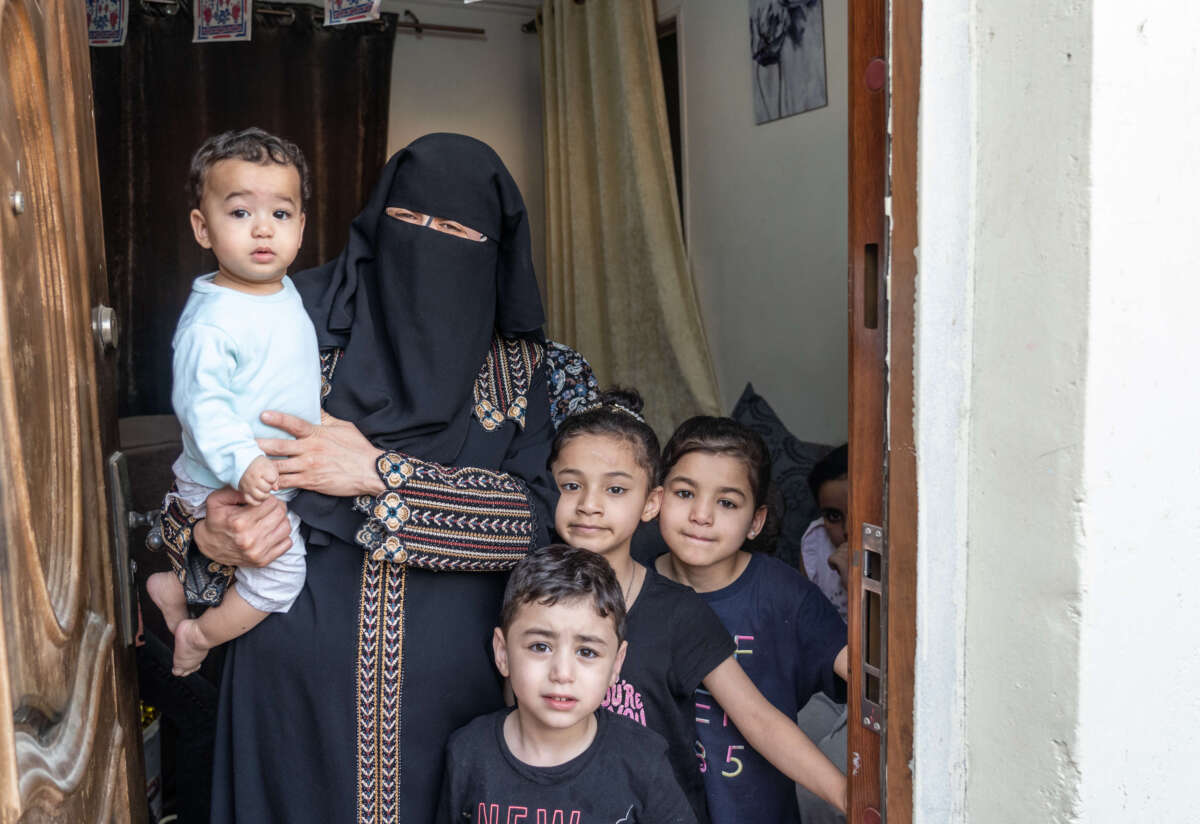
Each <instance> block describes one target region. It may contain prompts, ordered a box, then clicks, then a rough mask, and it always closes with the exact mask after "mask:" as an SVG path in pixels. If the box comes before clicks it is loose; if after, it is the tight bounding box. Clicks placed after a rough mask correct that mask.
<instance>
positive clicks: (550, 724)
mask: <svg viewBox="0 0 1200 824" xmlns="http://www.w3.org/2000/svg"><path fill="white" fill-rule="evenodd" d="M624 634H625V603H624V596H623V594H622V592H621V588H620V586H619V585H618V583H617V579H616V576H615V575H614V574H613V571H612V567H610V566H609V565H608V563H607V562H606V561H605V560H604V559H603V558H602V557H600V556H599V555H596V554H594V553H591V552H588V551H587V550H583V549H572V548H571V547H567V546H563V545H561V544H555V545H552V546H548V547H545V548H543V549H539V550H535V551H533V552H531V553H529V554H528V555H527V556H526V557H525V558H524V559H523V560H522V561H521V562H520V563H519V564H518V565H517V567H516V569H515V570H514V571H513V573H512V577H511V578H510V579H509V582H508V587H507V589H506V590H505V592H504V606H503V608H502V610H501V613H500V626H499V627H497V628H496V630H495V633H494V635H493V638H492V647H493V651H494V653H495V657H496V667H497V668H498V669H499V670H500V674H501V675H503V676H505V677H506V678H508V679H509V680H510V683H511V684H512V690H513V693H514V694H515V696H516V699H517V706H516V708H515V709H511V708H510V709H506V710H501V711H500V712H497V713H493V714H491V715H485V716H482V717H480V718H476V719H475V720H474V721H472V722H471V723H470V724H468V725H467V726H465V727H463V728H462V729H461V730H459V731H458V732H456V733H454V735H452V736H451V737H450V743H449V745H448V747H447V750H446V773H445V776H444V778H443V779H442V801H441V806H440V808H439V811H438V816H437V821H438V822H439V824H450V823H451V822H455V824H458V822H467V821H470V822H474V824H480V822H493V821H516V820H520V821H528V822H529V824H535V822H536V823H537V824H614V822H615V823H616V824H675V823H676V822H688V823H689V824H695V821H696V818H695V815H694V814H693V813H692V809H691V806H690V805H689V804H688V801H687V798H686V797H685V796H684V794H683V791H682V790H681V789H680V788H679V785H678V784H677V783H676V781H675V776H674V773H673V772H672V769H671V765H670V763H668V761H667V744H666V741H664V740H663V739H662V737H660V736H659V735H657V734H656V733H654V732H651V731H650V730H647V729H645V728H644V727H642V726H641V725H639V724H636V723H634V722H633V721H630V720H629V719H626V718H622V717H620V716H618V715H614V714H613V713H610V712H605V711H601V710H600V704H601V702H602V701H603V700H604V696H605V694H606V693H607V691H608V689H609V687H610V686H612V685H613V684H615V683H616V682H617V677H618V675H619V673H620V671H621V663H622V662H623V661H624V658H625V650H626V644H625V640H624ZM514 816H515V817H514Z"/></svg>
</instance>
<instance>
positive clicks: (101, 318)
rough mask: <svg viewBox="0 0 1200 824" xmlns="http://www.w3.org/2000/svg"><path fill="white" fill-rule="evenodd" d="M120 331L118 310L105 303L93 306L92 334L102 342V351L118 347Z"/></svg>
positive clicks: (97, 340) (97, 341) (98, 341)
mask: <svg viewBox="0 0 1200 824" xmlns="http://www.w3.org/2000/svg"><path fill="white" fill-rule="evenodd" d="M119 332H120V324H119V323H118V321H117V313H116V310H114V309H113V308H112V307H111V306H105V305H104V304H103V303H101V304H99V305H98V306H93V307H92V334H93V335H95V337H96V343H98V344H100V351H101V352H103V351H105V350H106V349H116V348H117V341H118V339H119Z"/></svg>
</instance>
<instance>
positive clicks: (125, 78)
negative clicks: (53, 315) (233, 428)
mask: <svg viewBox="0 0 1200 824" xmlns="http://www.w3.org/2000/svg"><path fill="white" fill-rule="evenodd" d="M184 5H185V6H186V7H190V5H191V4H190V3H185V4H184ZM166 8H171V7H166ZM271 8H272V9H276V10H280V11H285V12H290V14H284V15H275V14H271V15H267V14H262V13H257V14H255V19H254V28H253V40H252V41H251V42H249V43H224V44H194V43H192V42H191V40H192V18H191V15H190V13H189V12H188V11H187V9H186V8H185V9H183V10H181V11H179V12H177V13H175V14H170V15H168V14H164V13H162V12H158V11H155V10H154V9H149V10H143V9H140V8H139V6H138V5H136V4H135V5H134V7H133V8H132V9H131V10H130V13H129V35H128V38H127V39H126V43H125V46H124V47H121V48H102V49H92V83H93V87H94V91H95V102H96V109H95V112H96V140H97V144H98V150H99V158H100V188H101V196H102V200H103V215H102V217H103V220H104V240H105V247H106V249H107V259H108V279H109V296H110V300H111V301H112V302H113V304H114V307H113V308H115V309H116V310H117V314H118V317H119V318H120V323H121V340H120V356H119V357H120V361H119V363H120V370H119V371H120V389H119V392H120V395H119V397H120V414H121V415H122V416H127V415H152V414H164V413H170V412H171V394H170V393H171V336H172V334H173V333H174V330H175V321H176V320H177V319H178V317H179V312H180V310H181V309H182V308H183V304H184V301H186V300H187V296H188V291H189V287H190V284H191V281H192V279H193V278H194V277H195V276H196V275H199V274H203V273H204V272H209V271H212V270H213V269H215V268H216V259H215V258H214V257H213V256H212V253H211V252H208V251H206V250H204V249H201V248H200V247H199V246H197V245H196V242H195V240H193V238H192V231H191V228H190V226H189V223H188V212H189V211H190V204H189V199H188V195H187V193H186V191H185V186H186V183H187V171H188V161H189V160H190V159H191V155H192V152H194V151H195V149H196V147H197V146H199V145H200V143H201V142H202V141H203V140H204V139H205V138H206V137H208V136H209V135H211V134H214V133H217V132H221V131H225V130H227V129H240V128H244V127H246V126H260V127H262V128H264V129H266V130H267V131H269V132H272V133H275V134H278V135H281V136H283V137H286V138H288V139H290V140H292V141H294V142H296V143H297V144H298V145H299V146H300V148H301V149H303V151H304V154H305V156H306V157H307V158H308V162H309V165H310V166H311V167H312V173H313V174H312V199H311V200H310V201H309V204H308V218H307V220H308V223H307V228H306V230H305V234H304V245H303V247H302V248H301V249H300V255H299V257H297V259H296V262H295V264H293V266H292V271H299V270H300V269H303V268H306V267H309V266H313V265H316V264H318V263H321V262H324V261H326V260H329V259H330V258H332V257H334V256H335V255H337V253H338V252H340V251H341V249H342V247H343V246H344V245H345V243H346V237H347V234H348V230H349V226H350V221H351V220H352V219H353V217H354V216H355V215H356V214H357V213H358V211H359V209H360V208H361V207H362V204H363V203H364V202H365V201H366V198H367V194H368V193H369V191H370V187H371V185H372V184H373V183H374V182H375V178H376V176H377V175H378V173H379V170H380V168H381V167H382V166H383V163H384V160H385V159H386V158H385V157H384V154H385V152H386V149H387V114H388V98H389V85H390V84H389V81H390V77H391V63H392V45H393V42H394V40H395V31H396V20H395V15H384V16H383V19H382V20H380V21H378V22H372V23H357V24H351V25H347V26H338V27H330V28H327V27H325V26H324V25H322V23H321V14H322V10H321V9H318V8H315V7H313V6H307V5H299V4H298V5H294V6H293V5H277V6H272V7H271Z"/></svg>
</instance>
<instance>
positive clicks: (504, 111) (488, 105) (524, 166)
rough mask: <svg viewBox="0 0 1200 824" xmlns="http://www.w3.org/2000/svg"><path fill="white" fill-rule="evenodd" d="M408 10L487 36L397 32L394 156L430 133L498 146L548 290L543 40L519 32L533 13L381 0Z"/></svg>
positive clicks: (391, 120) (391, 128)
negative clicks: (520, 198) (516, 189)
mask: <svg viewBox="0 0 1200 824" xmlns="http://www.w3.org/2000/svg"><path fill="white" fill-rule="evenodd" d="M405 9H411V10H412V11H413V12H414V13H415V14H416V15H417V17H419V18H420V19H421V20H422V21H423V22H427V23H437V24H441V25H448V26H469V27H475V28H482V29H486V30H487V34H486V36H484V37H475V36H465V35H447V34H435V33H432V32H427V33H425V34H423V35H421V36H417V35H415V34H413V33H412V32H411V31H399V32H398V33H397V34H396V48H395V52H394V56H393V60H392V86H391V95H392V102H391V109H390V112H389V115H388V153H389V155H390V154H391V153H392V152H395V151H397V150H399V149H402V148H404V146H406V145H408V144H409V143H410V142H412V141H413V140H415V139H416V138H418V137H420V136H421V135H424V134H428V133H430V132H459V133H462V134H468V135H471V136H472V137H477V138H479V139H480V140H482V141H483V142H485V143H487V144H489V145H490V146H491V147H492V148H493V149H495V150H496V152H497V153H498V154H499V155H500V157H501V158H502V159H503V160H504V163H505V165H506V166H508V170H509V171H510V172H511V173H512V176H513V179H515V180H516V182H517V185H518V186H519V187H520V188H521V194H522V195H524V197H525V207H526V209H527V210H528V212H529V223H530V233H531V235H532V238H533V260H534V266H535V267H536V269H537V272H538V278H539V281H540V282H541V283H542V284H543V288H544V284H545V281H544V268H545V262H546V261H545V251H546V250H545V226H546V193H545V173H544V167H543V159H542V91H541V89H542V87H541V82H542V81H541V65H540V60H541V58H540V52H539V50H538V38H537V35H535V34H525V33H524V32H522V31H521V24H522V23H524V22H526V21H527V20H529V19H531V18H532V17H533V12H532V11H524V12H523V11H520V10H503V9H486V8H479V7H477V6H476V7H471V6H466V7H464V6H463V5H462V4H461V3H457V4H455V3H449V2H421V1H420V0H406V1H405V2H400V0H383V10H384V11H389V12H393V13H395V14H396V15H398V16H399V17H400V18H401V19H402V20H403V14H404V10H405Z"/></svg>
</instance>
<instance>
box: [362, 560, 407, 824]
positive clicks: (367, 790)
mask: <svg viewBox="0 0 1200 824" xmlns="http://www.w3.org/2000/svg"><path fill="white" fill-rule="evenodd" d="M407 580H408V570H407V568H405V567H403V566H399V565H396V564H387V563H381V562H380V561H377V560H374V559H372V558H369V557H366V558H363V572H362V581H361V587H360V591H361V596H360V599H359V613H358V673H357V716H358V718H357V725H358V730H357V742H358V746H357V750H358V752H357V758H358V821H359V824H387V822H392V821H396V820H398V818H397V816H398V812H397V808H398V803H399V799H400V773H401V766H402V762H401V757H400V721H401V714H400V710H401V696H402V695H403V684H404V618H405V615H404V600H405V593H406V589H407V587H406V585H407Z"/></svg>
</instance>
